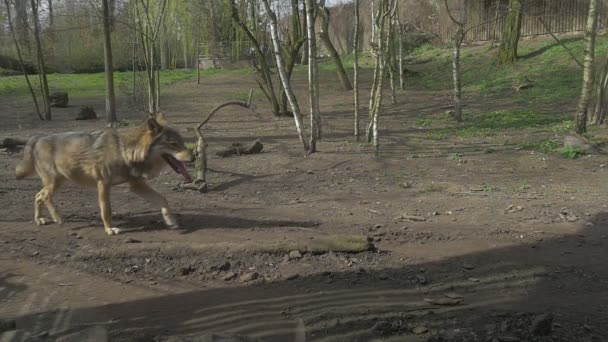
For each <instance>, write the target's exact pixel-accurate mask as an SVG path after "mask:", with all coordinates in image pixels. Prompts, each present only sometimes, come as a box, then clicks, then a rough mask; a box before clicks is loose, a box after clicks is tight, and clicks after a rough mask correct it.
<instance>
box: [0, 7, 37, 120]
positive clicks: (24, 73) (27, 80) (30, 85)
mask: <svg viewBox="0 0 608 342" xmlns="http://www.w3.org/2000/svg"><path fill="white" fill-rule="evenodd" d="M4 4H5V5H6V13H7V17H8V18H7V19H8V27H9V29H10V30H11V36H12V38H13V43H14V44H15V50H16V51H17V57H18V58H19V64H20V65H21V71H23V76H24V77H25V82H26V83H27V87H28V88H29V90H30V94H32V100H33V101H34V107H35V108H36V114H37V115H38V118H39V119H40V120H44V117H42V114H41V113H40V107H39V106H38V98H37V97H36V92H34V87H32V82H30V77H29V76H28V75H27V69H26V67H25V62H24V61H23V55H22V54H21V48H20V47H19V41H18V39H17V33H16V32H15V26H14V25H13V20H12V16H11V5H10V3H9V0H4Z"/></svg>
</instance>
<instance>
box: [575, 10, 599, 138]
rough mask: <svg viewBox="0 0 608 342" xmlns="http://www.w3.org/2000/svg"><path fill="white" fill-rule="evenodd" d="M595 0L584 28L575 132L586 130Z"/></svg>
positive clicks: (581, 132)
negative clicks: (580, 86)
mask: <svg viewBox="0 0 608 342" xmlns="http://www.w3.org/2000/svg"><path fill="white" fill-rule="evenodd" d="M597 18H598V11H597V0H591V1H590V2H589V16H588V17H587V29H586V30H585V59H584V61H583V65H584V68H583V86H582V89H581V97H580V98H579V102H578V106H577V110H576V133H577V134H583V133H585V132H587V112H588V110H589V102H590V100H591V91H592V86H593V64H594V61H595V38H596V35H597Z"/></svg>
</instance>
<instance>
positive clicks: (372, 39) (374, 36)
mask: <svg viewBox="0 0 608 342" xmlns="http://www.w3.org/2000/svg"><path fill="white" fill-rule="evenodd" d="M380 1H382V0H380ZM371 7H372V10H371V12H370V13H371V15H372V20H371V23H372V24H371V27H372V33H371V38H370V40H369V44H370V46H372V45H373V44H374V43H375V42H376V25H375V22H376V13H375V12H374V0H371Z"/></svg>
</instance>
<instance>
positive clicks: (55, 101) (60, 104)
mask: <svg viewBox="0 0 608 342" xmlns="http://www.w3.org/2000/svg"><path fill="white" fill-rule="evenodd" d="M49 101H50V103H51V107H57V108H66V107H67V106H68V103H69V102H70V100H69V98H68V93H66V92H64V91H57V92H54V93H52V94H51V95H49Z"/></svg>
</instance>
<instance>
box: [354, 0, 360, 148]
mask: <svg viewBox="0 0 608 342" xmlns="http://www.w3.org/2000/svg"><path fill="white" fill-rule="evenodd" d="M359 20H360V16H359V0H355V38H354V39H353V40H354V41H353V50H354V59H355V60H354V63H353V86H354V88H355V89H354V92H353V93H354V94H353V95H354V97H355V132H354V133H355V139H356V140H357V141H359V139H360V135H361V133H360V132H359V129H360V123H359Z"/></svg>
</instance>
